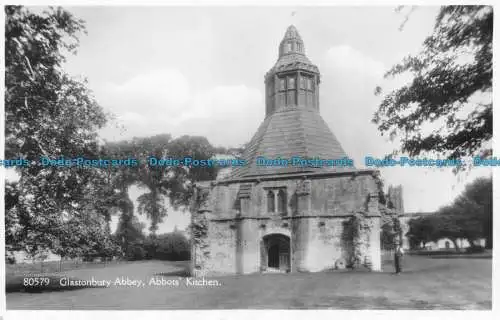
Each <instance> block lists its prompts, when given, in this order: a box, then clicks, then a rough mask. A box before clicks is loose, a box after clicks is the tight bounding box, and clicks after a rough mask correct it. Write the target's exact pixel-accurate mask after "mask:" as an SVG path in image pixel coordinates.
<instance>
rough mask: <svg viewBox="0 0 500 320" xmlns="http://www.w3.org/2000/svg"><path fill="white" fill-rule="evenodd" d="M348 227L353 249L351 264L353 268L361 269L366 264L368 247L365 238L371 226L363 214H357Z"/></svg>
mask: <svg viewBox="0 0 500 320" xmlns="http://www.w3.org/2000/svg"><path fill="white" fill-rule="evenodd" d="M348 226H349V232H350V238H351V239H352V247H353V248H352V250H353V252H352V256H351V261H350V263H349V264H350V266H351V267H352V268H359V267H360V266H362V265H363V263H364V260H363V258H364V246H366V239H364V238H365V237H366V230H367V229H369V228H370V224H369V222H368V219H366V217H365V215H364V214H363V213H356V214H354V215H353V216H352V217H351V219H350V220H349V223H348Z"/></svg>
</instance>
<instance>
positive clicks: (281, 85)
mask: <svg viewBox="0 0 500 320" xmlns="http://www.w3.org/2000/svg"><path fill="white" fill-rule="evenodd" d="M280 90H281V91H285V90H286V84H285V79H280Z"/></svg>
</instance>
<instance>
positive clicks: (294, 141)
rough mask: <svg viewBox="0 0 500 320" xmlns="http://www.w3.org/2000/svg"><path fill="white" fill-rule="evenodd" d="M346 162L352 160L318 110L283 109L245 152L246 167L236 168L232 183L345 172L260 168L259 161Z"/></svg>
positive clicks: (323, 168)
mask: <svg viewBox="0 0 500 320" xmlns="http://www.w3.org/2000/svg"><path fill="white" fill-rule="evenodd" d="M258 157H263V158H266V159H277V158H281V159H287V160H291V158H292V157H300V158H303V159H315V158H319V159H325V160H326V159H342V158H344V157H348V156H347V154H346V153H345V151H344V149H343V148H342V146H341V145H340V143H339V141H338V140H337V138H336V137H335V135H334V134H333V133H332V132H331V131H330V129H329V128H328V125H327V124H326V122H325V121H324V120H323V118H322V117H321V115H320V114H319V112H318V111H317V110H314V109H304V108H283V109H280V110H278V111H276V112H275V113H273V114H272V115H271V116H269V117H267V118H266V119H265V120H264V122H263V123H262V124H261V125H260V127H259V129H258V130H257V133H256V134H255V135H254V136H253V138H252V139H251V140H250V143H249V144H248V146H247V148H246V149H245V151H244V153H243V155H242V159H244V160H245V161H246V165H245V166H241V167H236V168H233V171H232V173H231V176H230V177H231V179H237V178H245V177H256V176H263V175H276V174H287V173H299V172H304V173H306V172H344V171H352V170H353V169H354V168H352V167H339V166H334V167H331V166H320V167H310V166H305V167H302V166H292V165H289V166H284V167H279V166H259V165H258V164H257V158H258Z"/></svg>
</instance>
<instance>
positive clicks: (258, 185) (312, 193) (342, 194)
mask: <svg viewBox="0 0 500 320" xmlns="http://www.w3.org/2000/svg"><path fill="white" fill-rule="evenodd" d="M320 80H321V78H320V72H319V69H318V67H317V66H316V65H314V64H313V63H312V62H311V61H310V60H309V59H308V57H307V56H306V54H305V47H304V42H303V41H302V38H301V37H300V35H299V33H298V32H297V30H296V28H295V27H294V26H290V27H289V28H288V29H287V30H286V33H285V36H284V38H283V40H282V41H281V43H280V45H279V57H278V60H277V62H276V64H275V65H274V66H273V67H272V68H271V69H270V70H269V72H267V74H266V75H265V81H264V82H265V92H266V106H265V119H264V120H263V122H262V124H261V125H260V127H259V128H258V130H257V132H256V133H255V135H254V136H253V138H252V139H251V141H250V143H249V144H248V146H247V147H246V150H245V151H244V153H243V155H242V158H243V159H244V160H246V162H247V165H245V166H241V167H235V168H234V169H233V170H232V171H231V173H230V174H228V175H227V176H226V177H225V178H224V179H221V180H217V181H212V182H210V183H205V184H203V185H202V184H198V186H199V188H198V189H197V190H198V192H199V193H198V195H197V196H196V197H195V198H196V199H197V202H196V203H198V205H197V206H196V207H195V209H194V210H195V211H194V213H193V218H192V219H193V230H194V231H193V252H192V253H193V268H194V272H195V273H196V272H198V273H201V274H210V273H226V274H247V273H254V272H315V271H322V270H328V269H332V268H343V267H344V266H345V265H349V263H350V261H352V260H353V256H354V255H357V260H356V261H360V262H361V264H363V265H365V266H366V267H368V268H369V269H371V270H373V271H379V270H380V269H381V253H380V223H381V218H380V212H379V198H378V195H379V193H378V192H379V183H378V182H379V180H378V171H374V170H358V169H356V168H355V167H354V166H351V167H346V166H344V167H342V166H316V167H312V166H296V165H291V164H290V165H285V166H262V165H259V163H258V161H257V160H258V159H259V158H260V159H262V158H265V159H291V158H292V157H300V158H301V159H314V158H320V159H343V160H344V161H345V160H346V159H348V155H347V154H346V153H345V152H344V149H343V148H342V146H341V145H340V143H339V141H338V140H337V139H336V138H335V136H334V134H333V133H332V132H331V131H330V129H329V128H328V125H327V124H326V122H325V121H324V120H323V118H322V117H321V115H320V105H319V94H320V92H319V89H320V82H321V81H320ZM353 217H358V219H359V217H361V218H362V220H363V223H362V224H355V225H356V226H357V227H356V228H358V229H359V230H357V231H356V230H353V228H354V227H353V225H354V224H353V223H352V221H353V219H354V218H353ZM355 234H356V235H357V236H354V235H355Z"/></svg>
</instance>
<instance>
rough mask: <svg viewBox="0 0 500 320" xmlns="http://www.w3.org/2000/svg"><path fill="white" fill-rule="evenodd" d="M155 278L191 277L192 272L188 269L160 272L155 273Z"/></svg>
mask: <svg viewBox="0 0 500 320" xmlns="http://www.w3.org/2000/svg"><path fill="white" fill-rule="evenodd" d="M155 276H163V277H191V272H189V270H188V269H180V270H174V271H169V272H158V273H155Z"/></svg>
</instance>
